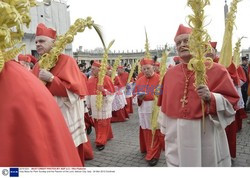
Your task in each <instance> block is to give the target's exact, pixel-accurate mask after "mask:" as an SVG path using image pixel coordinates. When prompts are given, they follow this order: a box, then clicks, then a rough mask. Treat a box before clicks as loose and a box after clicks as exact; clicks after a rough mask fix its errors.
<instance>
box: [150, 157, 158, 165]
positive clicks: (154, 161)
mask: <svg viewBox="0 0 250 178" xmlns="http://www.w3.org/2000/svg"><path fill="white" fill-rule="evenodd" d="M158 160H159V159H156V158H153V159H151V160H149V161H148V165H149V166H155V165H156V164H157V163H158Z"/></svg>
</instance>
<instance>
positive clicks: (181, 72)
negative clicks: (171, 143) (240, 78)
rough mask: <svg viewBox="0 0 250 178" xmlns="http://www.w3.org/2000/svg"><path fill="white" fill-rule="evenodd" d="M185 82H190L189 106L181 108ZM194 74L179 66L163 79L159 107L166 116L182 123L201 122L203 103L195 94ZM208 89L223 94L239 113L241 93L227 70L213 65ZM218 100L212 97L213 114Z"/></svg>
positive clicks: (181, 65)
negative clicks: (238, 103)
mask: <svg viewBox="0 0 250 178" xmlns="http://www.w3.org/2000/svg"><path fill="white" fill-rule="evenodd" d="M186 78H190V80H189V82H188V93H187V101H188V102H187V103H186V104H185V106H184V107H182V102H181V99H182V98H183V96H184V87H185V81H186ZM194 82H195V81H194V74H193V71H189V70H188V69H187V64H180V65H177V66H175V67H173V68H170V69H169V70H168V71H167V72H166V74H165V76H164V79H163V84H162V85H163V86H162V87H163V91H162V95H161V96H160V97H159V102H158V105H159V106H162V107H161V110H162V112H163V113H165V114H166V115H167V116H169V117H172V118H182V119H200V118H202V110H201V99H200V98H199V96H198V94H197V92H196V91H195V87H194V85H193V83H194ZM207 86H208V88H209V90H210V91H211V92H215V93H220V94H222V95H223V96H224V97H225V98H226V99H227V100H228V101H229V102H230V103H231V104H232V105H233V107H234V108H235V109H236V108H237V102H238V100H239V96H238V93H237V91H236V89H235V87H234V84H233V82H232V79H231V77H230V75H229V74H228V72H227V70H226V69H225V68H224V67H223V66H221V65H219V64H216V63H214V64H213V66H212V68H211V69H209V70H207ZM215 108H216V103H215V98H214V97H213V95H212V98H211V103H210V114H216V110H215Z"/></svg>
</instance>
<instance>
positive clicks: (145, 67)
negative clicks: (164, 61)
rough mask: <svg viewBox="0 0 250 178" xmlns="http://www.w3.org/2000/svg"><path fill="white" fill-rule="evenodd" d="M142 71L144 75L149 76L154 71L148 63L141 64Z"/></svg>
mask: <svg viewBox="0 0 250 178" xmlns="http://www.w3.org/2000/svg"><path fill="white" fill-rule="evenodd" d="M142 72H143V74H144V75H145V76H146V77H151V76H152V75H153V73H154V67H153V66H152V65H150V64H146V65H143V66H142Z"/></svg>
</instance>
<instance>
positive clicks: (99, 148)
mask: <svg viewBox="0 0 250 178" xmlns="http://www.w3.org/2000/svg"><path fill="white" fill-rule="evenodd" d="M96 148H97V150H99V151H102V150H104V148H105V145H96Z"/></svg>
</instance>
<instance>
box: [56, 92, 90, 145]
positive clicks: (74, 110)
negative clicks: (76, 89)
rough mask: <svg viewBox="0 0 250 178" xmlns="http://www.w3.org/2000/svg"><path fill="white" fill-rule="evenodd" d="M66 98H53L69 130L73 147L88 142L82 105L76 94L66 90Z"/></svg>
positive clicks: (81, 100)
mask: <svg viewBox="0 0 250 178" xmlns="http://www.w3.org/2000/svg"><path fill="white" fill-rule="evenodd" d="M67 94H68V97H58V96H54V98H55V100H56V102H57V104H58V105H59V107H60V109H61V111H62V114H63V116H64V119H65V122H66V124H67V126H68V128H69V131H70V133H71V136H72V138H73V140H74V143H75V146H76V147H77V146H79V145H80V144H81V143H85V142H87V141H88V139H87V136H86V132H85V122H84V103H83V99H80V97H79V96H78V95H77V94H74V93H72V92H70V91H68V90H67Z"/></svg>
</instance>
